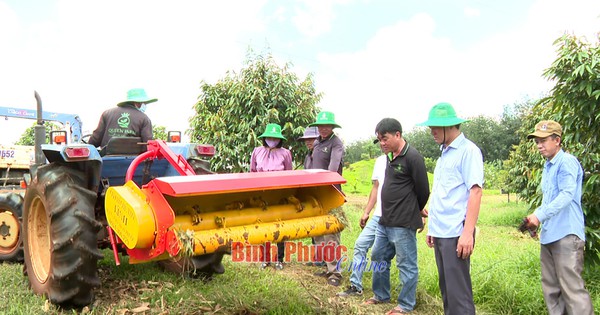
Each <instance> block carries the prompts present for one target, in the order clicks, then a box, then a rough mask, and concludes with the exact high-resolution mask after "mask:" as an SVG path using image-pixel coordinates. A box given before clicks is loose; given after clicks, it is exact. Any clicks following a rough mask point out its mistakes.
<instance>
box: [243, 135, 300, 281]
mask: <svg viewBox="0 0 600 315" xmlns="http://www.w3.org/2000/svg"><path fill="white" fill-rule="evenodd" d="M258 138H260V139H262V144H263V145H262V146H259V147H256V148H254V150H253V151H252V155H251V156H250V172H273V171H287V170H291V169H292V153H291V152H290V150H288V149H286V148H283V147H282V146H283V141H284V140H286V139H285V137H284V136H283V135H282V134H281V126H280V125H278V124H267V127H266V128H265V132H263V134H261V135H260V136H258ZM270 248H271V244H270V243H269V242H267V243H266V244H265V249H266V251H265V256H264V258H265V260H264V262H263V263H262V264H261V268H266V267H267V266H270V265H271V251H270V250H269V249H270ZM284 256H285V244H284V243H277V262H275V269H277V270H282V269H283V259H284Z"/></svg>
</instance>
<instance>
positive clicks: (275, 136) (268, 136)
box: [258, 133, 287, 140]
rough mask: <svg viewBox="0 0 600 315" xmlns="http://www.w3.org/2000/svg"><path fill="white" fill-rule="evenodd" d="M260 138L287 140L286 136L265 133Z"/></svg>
mask: <svg viewBox="0 0 600 315" xmlns="http://www.w3.org/2000/svg"><path fill="white" fill-rule="evenodd" d="M258 137H259V138H277V139H281V140H287V139H286V138H285V137H284V136H280V135H274V134H265V133H263V134H262V135H260V136H258Z"/></svg>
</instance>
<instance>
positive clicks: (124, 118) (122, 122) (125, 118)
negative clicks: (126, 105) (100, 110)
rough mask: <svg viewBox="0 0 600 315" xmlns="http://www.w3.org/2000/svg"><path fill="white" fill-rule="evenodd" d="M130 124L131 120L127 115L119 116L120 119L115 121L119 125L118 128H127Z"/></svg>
mask: <svg viewBox="0 0 600 315" xmlns="http://www.w3.org/2000/svg"><path fill="white" fill-rule="evenodd" d="M130 122H131V120H130V119H129V113H123V114H121V117H119V119H118V120H117V124H119V127H121V128H128V127H129V123H130Z"/></svg>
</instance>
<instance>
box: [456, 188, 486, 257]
mask: <svg viewBox="0 0 600 315" xmlns="http://www.w3.org/2000/svg"><path fill="white" fill-rule="evenodd" d="M481 194H482V189H481V187H479V186H473V187H471V189H470V190H469V200H468V201H467V215H466V218H465V226H464V228H463V231H462V234H461V235H460V237H459V238H458V245H457V246H456V254H457V255H458V257H461V258H463V259H467V258H468V257H469V256H471V254H472V253H473V247H474V243H475V241H474V233H475V224H476V223H477V218H478V217H479V208H480V206H481Z"/></svg>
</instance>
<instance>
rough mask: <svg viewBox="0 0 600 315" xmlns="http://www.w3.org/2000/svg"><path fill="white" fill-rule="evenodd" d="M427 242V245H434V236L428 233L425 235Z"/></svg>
mask: <svg viewBox="0 0 600 315" xmlns="http://www.w3.org/2000/svg"><path fill="white" fill-rule="evenodd" d="M425 242H426V243H427V246H429V247H433V236H431V235H427V236H426V237H425Z"/></svg>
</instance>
